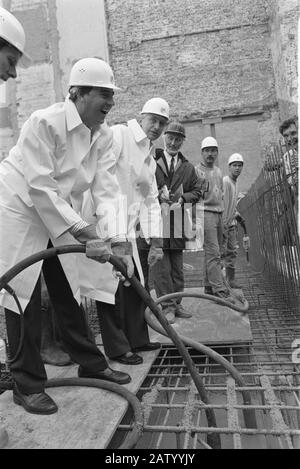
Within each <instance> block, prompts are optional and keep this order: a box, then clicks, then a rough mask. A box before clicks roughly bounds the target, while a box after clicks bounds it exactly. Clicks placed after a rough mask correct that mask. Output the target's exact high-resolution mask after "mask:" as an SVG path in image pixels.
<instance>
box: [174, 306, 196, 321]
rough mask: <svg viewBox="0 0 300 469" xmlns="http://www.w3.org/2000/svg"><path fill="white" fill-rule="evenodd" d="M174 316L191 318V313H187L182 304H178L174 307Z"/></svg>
mask: <svg viewBox="0 0 300 469" xmlns="http://www.w3.org/2000/svg"><path fill="white" fill-rule="evenodd" d="M175 316H176V317H177V318H185V319H187V318H191V317H192V316H193V315H192V314H191V313H189V312H188V311H186V310H185V309H184V308H183V306H181V305H178V306H177V307H176V310H175Z"/></svg>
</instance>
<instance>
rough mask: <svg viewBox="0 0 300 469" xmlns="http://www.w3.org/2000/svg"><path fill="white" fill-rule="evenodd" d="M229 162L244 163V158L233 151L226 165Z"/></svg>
mask: <svg viewBox="0 0 300 469" xmlns="http://www.w3.org/2000/svg"><path fill="white" fill-rule="evenodd" d="M231 163H243V164H244V158H243V157H242V155H240V154H239V153H233V155H231V156H230V157H229V160H228V165H230V164H231Z"/></svg>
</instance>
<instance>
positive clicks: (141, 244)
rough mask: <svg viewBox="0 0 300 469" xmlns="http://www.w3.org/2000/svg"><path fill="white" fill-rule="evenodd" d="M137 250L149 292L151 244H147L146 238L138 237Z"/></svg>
mask: <svg viewBox="0 0 300 469" xmlns="http://www.w3.org/2000/svg"><path fill="white" fill-rule="evenodd" d="M136 244H137V248H138V251H139V258H140V263H141V266H142V271H143V276H144V281H145V288H146V290H147V291H148V292H149V264H148V255H149V250H150V244H148V243H146V241H145V239H144V238H140V237H138V238H137V240H136Z"/></svg>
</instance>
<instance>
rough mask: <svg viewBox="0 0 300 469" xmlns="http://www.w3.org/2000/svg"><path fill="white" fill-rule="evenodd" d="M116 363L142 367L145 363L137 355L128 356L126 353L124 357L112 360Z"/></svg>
mask: <svg viewBox="0 0 300 469" xmlns="http://www.w3.org/2000/svg"><path fill="white" fill-rule="evenodd" d="M111 360H114V361H115V362H119V363H123V364H124V365H140V364H141V363H143V359H142V357H140V356H139V355H137V354H136V353H134V354H132V355H130V356H127V355H126V353H124V355H120V356H118V357H114V358H111Z"/></svg>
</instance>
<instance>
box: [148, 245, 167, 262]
mask: <svg viewBox="0 0 300 469" xmlns="http://www.w3.org/2000/svg"><path fill="white" fill-rule="evenodd" d="M163 257H164V252H163V250H162V248H157V247H155V246H150V250H149V254H148V264H149V266H150V267H153V266H154V265H155V264H156V262H157V261H160V260H161V259H162V258H163Z"/></svg>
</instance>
